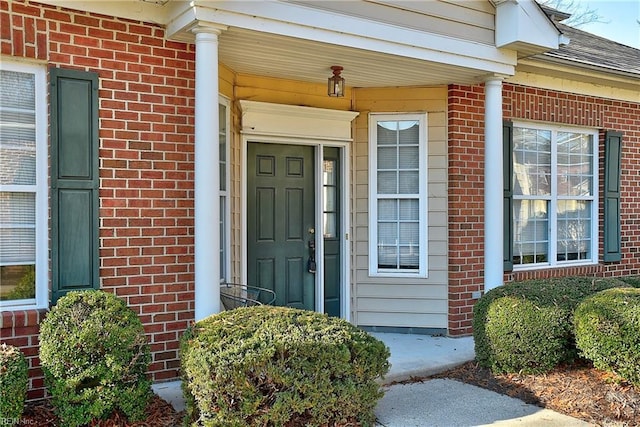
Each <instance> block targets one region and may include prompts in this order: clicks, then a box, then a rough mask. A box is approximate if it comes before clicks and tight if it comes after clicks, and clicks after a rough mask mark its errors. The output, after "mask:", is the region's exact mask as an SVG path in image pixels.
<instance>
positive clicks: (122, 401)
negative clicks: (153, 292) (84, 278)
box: [40, 291, 151, 426]
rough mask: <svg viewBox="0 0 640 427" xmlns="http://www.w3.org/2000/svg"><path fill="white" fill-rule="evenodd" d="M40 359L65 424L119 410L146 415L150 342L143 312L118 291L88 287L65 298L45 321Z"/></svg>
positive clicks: (84, 421) (135, 416)
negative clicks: (125, 301) (142, 318)
mask: <svg viewBox="0 0 640 427" xmlns="http://www.w3.org/2000/svg"><path fill="white" fill-rule="evenodd" d="M40 362H41V365H42V370H43V371H44V374H45V384H46V386H47V388H48V390H49V392H50V393H51V397H52V403H53V405H54V407H55V410H56V413H57V415H58V417H59V418H60V419H61V421H62V423H63V424H64V425H65V426H80V425H85V424H88V423H89V422H90V421H92V420H93V419H101V418H106V417H108V416H109V415H111V413H112V412H113V411H114V410H120V411H122V412H123V413H124V414H125V415H126V416H127V417H128V419H129V420H132V421H135V420H140V419H142V418H144V416H145V409H146V406H147V402H148V399H149V398H150V397H151V382H150V381H149V380H148V379H147V377H146V372H147V369H148V366H149V362H150V352H149V345H148V344H147V340H146V337H145V335H144V330H143V327H142V323H141V322H140V319H139V318H138V316H137V315H136V314H135V313H134V312H133V311H132V310H131V309H130V308H128V307H127V305H126V304H125V303H124V301H122V300H121V299H119V298H118V297H116V296H115V295H113V294H110V293H107V292H103V291H84V292H70V293H68V294H67V295H65V296H64V297H62V298H60V299H59V300H58V303H57V304H56V305H55V306H54V307H53V308H52V309H51V311H50V312H49V313H48V315H47V316H46V318H45V319H44V320H43V322H42V324H41V326H40Z"/></svg>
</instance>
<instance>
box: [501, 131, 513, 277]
mask: <svg viewBox="0 0 640 427" xmlns="http://www.w3.org/2000/svg"><path fill="white" fill-rule="evenodd" d="M502 165H503V175H502V194H503V205H502V207H503V224H504V225H503V227H504V237H503V240H504V248H503V256H504V259H503V262H504V271H512V270H513V218H512V213H513V123H511V122H510V121H506V120H505V121H504V123H503V125H502Z"/></svg>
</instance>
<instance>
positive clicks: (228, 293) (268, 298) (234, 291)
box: [220, 283, 276, 310]
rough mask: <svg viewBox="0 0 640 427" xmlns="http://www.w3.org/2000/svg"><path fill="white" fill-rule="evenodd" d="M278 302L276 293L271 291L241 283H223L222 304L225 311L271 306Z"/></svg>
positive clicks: (221, 286)
mask: <svg viewBox="0 0 640 427" xmlns="http://www.w3.org/2000/svg"><path fill="white" fill-rule="evenodd" d="M275 301H276V293H275V292H274V291H272V290H271V289H266V288H260V287H258V286H248V285H242V284H240V283H221V284H220V302H221V303H222V307H223V308H224V309H225V310H233V309H234V308H238V307H249V306H252V305H263V304H265V305H271V304H273V303H274V302H275Z"/></svg>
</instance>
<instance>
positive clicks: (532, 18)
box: [496, 0, 563, 50]
mask: <svg viewBox="0 0 640 427" xmlns="http://www.w3.org/2000/svg"><path fill="white" fill-rule="evenodd" d="M534 1H535V0H506V1H501V2H500V3H497V4H496V46H497V47H509V46H511V45H514V44H518V43H524V44H527V45H533V46H539V47H540V48H541V50H552V49H557V48H558V46H559V43H560V42H561V40H563V38H562V37H561V34H560V32H559V31H558V29H557V28H556V27H555V26H554V25H553V23H552V22H551V21H550V20H549V18H547V16H546V15H545V14H544V12H543V11H542V10H541V9H540V8H539V7H538V5H537V4H535V3H534Z"/></svg>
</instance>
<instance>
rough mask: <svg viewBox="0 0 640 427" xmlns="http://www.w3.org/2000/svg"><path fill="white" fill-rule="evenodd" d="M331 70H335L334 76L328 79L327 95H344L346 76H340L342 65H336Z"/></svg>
mask: <svg viewBox="0 0 640 427" xmlns="http://www.w3.org/2000/svg"><path fill="white" fill-rule="evenodd" d="M331 70H333V76H331V77H329V79H328V81H327V95H329V96H336V97H340V96H344V78H342V77H340V73H341V72H342V67H340V66H338V65H334V66H332V67H331Z"/></svg>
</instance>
